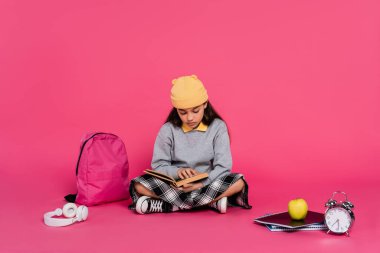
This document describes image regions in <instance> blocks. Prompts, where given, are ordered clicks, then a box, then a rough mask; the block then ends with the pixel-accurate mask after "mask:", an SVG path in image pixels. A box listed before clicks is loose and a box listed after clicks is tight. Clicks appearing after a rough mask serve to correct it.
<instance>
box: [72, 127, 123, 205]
mask: <svg viewBox="0 0 380 253" xmlns="http://www.w3.org/2000/svg"><path fill="white" fill-rule="evenodd" d="M128 171H129V164H128V157H127V152H126V150H125V146H124V143H123V141H122V140H121V139H120V138H119V137H118V136H116V135H114V134H109V133H89V134H87V135H86V136H85V137H84V138H83V139H82V140H81V144H80V154H79V158H78V162H77V167H76V176H77V187H78V193H77V194H69V195H67V196H65V199H66V200H67V201H68V202H76V203H78V204H80V205H86V206H93V205H99V204H103V203H107V202H112V201H118V200H123V199H127V198H129V189H128V188H129V181H128Z"/></svg>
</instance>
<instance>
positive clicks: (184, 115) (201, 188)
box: [129, 75, 251, 214]
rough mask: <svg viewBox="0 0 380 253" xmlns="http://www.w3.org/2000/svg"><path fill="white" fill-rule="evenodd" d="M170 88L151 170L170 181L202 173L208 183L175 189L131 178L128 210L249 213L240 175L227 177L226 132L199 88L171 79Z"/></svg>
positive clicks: (192, 80)
mask: <svg viewBox="0 0 380 253" xmlns="http://www.w3.org/2000/svg"><path fill="white" fill-rule="evenodd" d="M172 84H173V87H172V89H171V102H172V105H173V107H174V108H173V109H172V110H171V112H170V114H169V116H168V118H167V120H166V123H165V124H164V125H163V126H162V127H161V129H160V131H159V133H158V136H157V138H156V142H155V144H154V151H153V159H152V169H153V170H156V171H158V172H161V173H164V174H167V175H169V176H171V177H173V178H174V179H185V178H189V177H192V176H194V175H196V174H198V173H204V172H205V173H208V174H209V177H208V178H206V179H204V180H202V181H198V182H194V183H189V184H186V185H184V186H183V187H180V188H176V187H174V186H172V185H170V184H168V183H166V182H164V181H162V180H160V179H158V178H156V177H153V176H150V175H147V174H145V175H143V176H140V177H137V178H134V179H133V180H132V181H131V184H130V189H129V190H130V194H131V196H132V200H133V203H132V204H131V205H130V209H135V210H136V211H137V212H138V213H139V214H146V213H154V212H165V213H167V212H173V211H178V210H188V209H192V208H196V207H201V206H206V205H208V206H210V207H212V208H214V209H216V210H218V211H219V212H220V213H226V211H227V205H228V204H230V205H234V206H241V207H243V208H246V209H250V208H251V206H250V205H249V204H248V185H247V182H246V181H245V180H244V178H243V175H242V174H237V173H231V168H232V157H231V150H230V139H229V135H228V129H227V126H226V124H225V123H224V121H223V120H222V118H221V117H220V116H219V115H218V113H216V111H215V110H214V109H213V107H212V106H211V104H210V102H209V101H208V95H207V91H206V89H205V87H204V86H203V84H202V82H201V81H200V80H199V79H198V78H197V77H196V76H195V75H191V76H182V77H179V78H177V79H174V80H173V81H172Z"/></svg>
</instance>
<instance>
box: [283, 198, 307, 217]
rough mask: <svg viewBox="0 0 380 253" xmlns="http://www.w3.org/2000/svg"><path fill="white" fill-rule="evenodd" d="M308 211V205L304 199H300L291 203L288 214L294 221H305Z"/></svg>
mask: <svg viewBox="0 0 380 253" xmlns="http://www.w3.org/2000/svg"><path fill="white" fill-rule="evenodd" d="M307 210H308V207H307V203H306V201H305V200H304V199H301V198H298V199H293V200H291V201H289V204H288V213H289V215H290V217H291V218H292V219H293V220H303V219H305V217H306V215H307Z"/></svg>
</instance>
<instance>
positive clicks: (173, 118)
mask: <svg viewBox="0 0 380 253" xmlns="http://www.w3.org/2000/svg"><path fill="white" fill-rule="evenodd" d="M207 103H208V104H207V107H206V109H205V112H204V115H203V118H202V123H203V124H205V125H207V126H209V125H210V124H211V123H212V122H213V121H214V119H221V120H223V119H222V117H221V116H220V115H219V114H218V113H217V112H216V110H215V109H214V107H212V105H211V103H210V102H207ZM165 122H170V123H172V124H173V125H175V126H177V127H181V126H182V121H181V118H180V117H179V115H178V112H177V109H176V108H174V107H173V109H172V110H171V111H170V113H169V115H168V117H167V119H166V121H165Z"/></svg>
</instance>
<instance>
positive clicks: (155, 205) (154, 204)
mask: <svg viewBox="0 0 380 253" xmlns="http://www.w3.org/2000/svg"><path fill="white" fill-rule="evenodd" d="M163 203H164V202H163V201H162V200H151V201H150V209H149V212H150V213H153V212H156V213H157V212H162V204H163Z"/></svg>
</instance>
